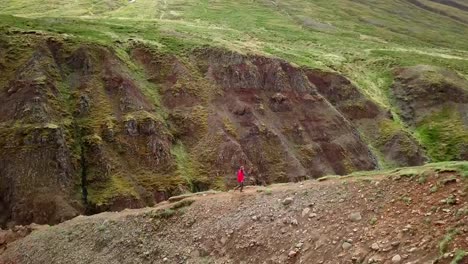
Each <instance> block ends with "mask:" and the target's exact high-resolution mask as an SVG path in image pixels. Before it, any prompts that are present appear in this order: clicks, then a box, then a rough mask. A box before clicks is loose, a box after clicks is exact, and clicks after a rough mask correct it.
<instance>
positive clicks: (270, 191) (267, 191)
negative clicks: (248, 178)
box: [265, 189, 273, 195]
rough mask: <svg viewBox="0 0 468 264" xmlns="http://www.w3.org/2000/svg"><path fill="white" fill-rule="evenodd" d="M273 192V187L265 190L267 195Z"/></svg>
mask: <svg viewBox="0 0 468 264" xmlns="http://www.w3.org/2000/svg"><path fill="white" fill-rule="evenodd" d="M272 193H273V191H272V190H271V189H266V190H265V194H266V195H271V194H272Z"/></svg>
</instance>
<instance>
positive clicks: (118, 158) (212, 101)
mask: <svg viewBox="0 0 468 264" xmlns="http://www.w3.org/2000/svg"><path fill="white" fill-rule="evenodd" d="M15 38H25V36H16V35H12V36H11V38H10V39H9V40H10V41H13V40H15ZM28 38H29V39H28V43H29V44H28V45H24V46H14V45H8V41H9V40H6V42H7V43H6V44H5V43H4V46H5V47H8V49H10V50H9V52H10V53H14V54H18V57H17V58H15V60H12V59H11V58H9V57H6V56H7V55H6V54H7V53H1V54H0V55H1V56H2V57H1V58H0V61H1V62H2V64H1V65H2V68H1V71H2V73H3V75H2V76H1V77H0V84H1V85H2V87H1V90H0V122H1V123H0V135H1V137H0V149H1V151H0V215H1V218H0V224H1V225H6V224H9V225H13V224H28V223H31V222H35V223H39V224H45V223H49V224H55V223H58V222H61V221H64V220H66V219H69V218H72V217H74V216H76V215H78V214H83V213H88V214H91V213H97V212H101V211H106V210H121V209H124V208H137V207H143V206H147V205H153V204H154V203H157V202H160V201H163V200H166V199H167V198H168V197H170V196H172V195H177V194H180V193H183V192H187V191H202V190H207V189H209V188H216V189H225V188H228V187H230V186H233V185H234V184H235V175H234V172H235V170H236V168H237V167H238V166H239V165H244V166H246V167H247V172H248V182H249V183H251V184H269V183H273V182H288V181H299V180H303V179H308V178H316V177H319V176H322V175H325V174H339V175H343V174H347V173H351V172H353V171H357V170H373V169H377V168H379V166H381V165H382V164H379V162H378V160H380V161H381V162H382V161H385V162H388V163H389V164H396V165H416V164H421V163H422V162H423V161H424V160H425V155H424V152H423V151H422V149H421V147H420V146H419V144H418V143H417V141H415V140H414V138H413V137H412V135H411V134H410V133H409V132H407V130H404V129H402V127H401V126H399V125H397V124H396V123H395V122H394V121H393V120H392V117H391V116H390V115H389V114H388V111H387V110H385V109H383V108H382V107H380V106H378V105H377V104H375V103H374V102H373V101H371V100H370V99H368V98H366V97H365V96H364V95H363V94H362V93H360V91H359V89H358V88H357V87H356V86H354V85H353V84H352V83H351V82H350V81H349V80H347V79H346V78H344V77H343V76H340V75H338V74H337V73H330V72H322V71H315V70H310V69H302V68H299V67H296V66H293V65H291V64H289V63H287V62H286V61H283V60H279V59H275V58H266V57H261V56H256V55H241V54H238V53H234V52H230V51H226V50H220V49H214V48H206V49H198V50H192V51H187V53H186V54H185V55H184V56H176V55H173V54H167V53H161V52H160V51H158V50H154V49H151V48H150V47H147V46H144V45H142V44H135V43H134V44H129V45H128V47H126V50H119V51H118V52H117V51H116V50H115V49H120V48H119V47H105V46H100V45H96V44H83V43H74V42H71V41H67V40H61V39H54V38H47V39H46V38H44V37H43V36H35V35H34V36H28Z"/></svg>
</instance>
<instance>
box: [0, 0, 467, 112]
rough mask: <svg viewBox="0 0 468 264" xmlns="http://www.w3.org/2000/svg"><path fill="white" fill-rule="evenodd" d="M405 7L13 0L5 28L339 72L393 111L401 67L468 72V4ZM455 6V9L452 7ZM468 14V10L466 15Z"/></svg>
mask: <svg viewBox="0 0 468 264" xmlns="http://www.w3.org/2000/svg"><path fill="white" fill-rule="evenodd" d="M439 2H441V1H435V0H399V1H389V0H387V1H345V0H315V1H306V0H281V1H280V0H273V1H270V0H268V1H267V0H238V1H228V0H201V1H199V0H172V1H167V0H136V1H133V2H131V1H127V0H118V1H114V0H104V1H96V0H80V1H76V0H62V1H59V0H51V1H37V0H33V1H29V0H28V1H27V0H11V1H8V2H7V3H3V4H2V6H0V14H8V15H15V16H21V17H23V18H22V19H20V18H18V17H5V16H3V17H2V19H1V22H0V26H3V27H7V28H12V27H13V28H20V29H35V30H44V31H51V32H55V33H66V34H69V35H72V36H76V37H79V38H85V39H87V40H93V41H98V42H101V43H108V42H112V41H115V40H120V41H122V40H123V41H125V40H127V39H128V38H133V39H137V40H142V41H145V42H147V43H150V44H154V45H155V46H158V47H160V48H166V49H168V50H172V51H178V50H181V49H184V48H188V47H193V46H197V45H204V44H209V45H217V46H221V47H226V48H229V49H232V50H236V51H239V52H243V53H246V52H250V53H257V54H263V55H272V56H276V57H281V58H284V59H286V60H288V61H290V62H293V63H296V64H299V65H305V66H309V67H316V68H326V69H333V70H337V71H339V72H341V73H343V74H345V75H347V76H348V77H349V78H350V79H352V80H353V81H354V82H356V83H357V84H358V85H359V87H361V88H362V89H363V91H364V92H365V93H366V94H368V95H369V96H370V97H372V98H373V99H374V100H376V101H377V102H379V103H380V104H382V105H384V106H387V107H389V106H390V103H389V101H388V95H387V88H388V86H389V83H391V79H390V77H389V76H390V74H389V72H390V69H391V68H392V67H393V66H395V65H402V66H407V65H414V64H421V63H422V64H434V65H440V66H444V67H448V68H452V69H455V70H457V71H459V72H461V73H462V74H465V75H468V45H466V43H468V24H467V23H468V22H465V21H468V11H467V10H468V5H466V4H464V3H463V2H462V1H454V0H450V1H444V3H445V4H441V3H439ZM447 3H449V4H447ZM465 7H466V8H465Z"/></svg>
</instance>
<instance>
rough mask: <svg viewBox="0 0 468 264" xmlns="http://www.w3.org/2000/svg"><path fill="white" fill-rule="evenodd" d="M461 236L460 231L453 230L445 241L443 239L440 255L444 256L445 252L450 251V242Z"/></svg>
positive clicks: (440, 245) (446, 236)
mask: <svg viewBox="0 0 468 264" xmlns="http://www.w3.org/2000/svg"><path fill="white" fill-rule="evenodd" d="M458 234H459V231H458V229H451V230H450V231H449V232H448V233H447V234H446V235H445V237H444V239H442V241H440V243H439V252H440V254H441V255H442V254H444V253H445V252H447V249H448V246H449V244H450V242H452V240H453V238H454V237H455V236H456V235H458Z"/></svg>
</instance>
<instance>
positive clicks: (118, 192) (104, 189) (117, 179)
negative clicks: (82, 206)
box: [87, 174, 139, 206]
mask: <svg viewBox="0 0 468 264" xmlns="http://www.w3.org/2000/svg"><path fill="white" fill-rule="evenodd" d="M87 190H88V202H90V203H91V204H95V205H97V206H100V205H105V204H108V203H109V202H111V201H112V199H114V198H117V197H132V198H135V199H138V198H139V196H138V193H137V191H136V190H135V186H134V184H132V183H131V182H130V181H128V180H127V179H126V178H125V177H124V176H123V175H119V174H115V175H112V176H111V177H110V179H109V180H108V181H106V182H100V183H95V184H91V185H89V186H87Z"/></svg>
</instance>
